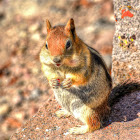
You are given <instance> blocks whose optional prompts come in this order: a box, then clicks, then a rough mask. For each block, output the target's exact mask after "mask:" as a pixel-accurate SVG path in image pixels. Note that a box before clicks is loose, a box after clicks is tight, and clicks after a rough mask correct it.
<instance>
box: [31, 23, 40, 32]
mask: <svg viewBox="0 0 140 140" xmlns="http://www.w3.org/2000/svg"><path fill="white" fill-rule="evenodd" d="M40 27H41V25H40V24H39V23H35V24H33V25H31V26H30V27H29V32H31V33H33V32H35V31H37V30H38V29H40Z"/></svg>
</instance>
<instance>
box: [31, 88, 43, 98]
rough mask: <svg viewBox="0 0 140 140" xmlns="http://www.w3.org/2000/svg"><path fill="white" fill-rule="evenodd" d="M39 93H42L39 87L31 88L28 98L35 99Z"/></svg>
mask: <svg viewBox="0 0 140 140" xmlns="http://www.w3.org/2000/svg"><path fill="white" fill-rule="evenodd" d="M40 94H42V91H41V90H40V89H39V88H36V89H33V90H32V91H31V94H30V97H29V98H30V99H31V100H34V99H37V98H38V97H39V96H40Z"/></svg>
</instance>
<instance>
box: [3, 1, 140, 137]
mask: <svg viewBox="0 0 140 140" xmlns="http://www.w3.org/2000/svg"><path fill="white" fill-rule="evenodd" d="M71 17H72V18H74V20H75V25H76V31H77V34H78V35H79V36H80V37H81V38H82V39H83V40H84V41H85V43H87V44H89V45H90V46H92V47H94V48H95V49H97V50H98V51H99V52H100V53H101V54H102V55H103V57H104V59H105V61H106V63H107V65H108V67H109V69H110V68H111V52H112V39H113V34H114V22H115V21H114V16H113V5H112V1H111V0H94V1H88V0H75V1H74V0H47V2H46V1H45V0H31V1H28V0H24V1H22V0H19V1H14V0H0V140H6V139H9V138H10V136H11V135H12V134H13V133H14V132H16V130H17V129H18V128H20V127H21V126H22V129H24V127H25V126H27V125H30V122H31V121H32V120H34V118H36V116H37V115H40V114H39V112H40V111H43V110H44V109H45V110H44V111H45V112H46V115H43V116H42V117H43V119H42V120H43V121H45V118H46V121H45V122H46V124H47V125H43V127H44V128H43V127H42V128H43V131H42V132H41V133H44V134H45V137H46V139H47V138H48V139H54V138H56V137H57V136H58V135H60V139H65V136H66V135H67V131H66V130H67V128H69V125H70V127H72V126H74V124H75V125H77V124H79V123H78V121H77V120H75V119H74V118H72V117H71V118H69V119H70V120H69V119H68V118H67V119H65V120H64V119H62V120H58V119H57V118H56V117H54V115H53V114H54V112H55V111H56V110H57V109H58V108H60V106H59V105H58V104H57V102H56V101H55V99H54V96H53V93H52V92H51V90H50V88H49V86H48V83H47V81H46V79H45V77H44V76H43V73H42V72H41V69H40V62H39V51H40V49H41V47H42V46H43V45H44V43H45V37H46V26H45V19H49V20H50V21H51V23H52V25H57V24H65V23H66V22H67V21H68V20H69V18H71ZM136 95H137V93H134V94H132V99H133V101H134V100H136V102H133V106H135V104H137V105H138V103H137V102H138V100H139V97H137V96H136ZM130 98H131V97H130ZM41 106H42V107H41ZM118 106H120V105H118ZM123 106H125V105H124V104H123ZM40 107H41V109H40V111H39V112H38V109H39V108H40ZM128 108H129V107H128ZM137 108H138V107H137ZM117 109H118V110H121V107H120V109H119V108H117ZM117 109H116V112H114V114H116V117H114V118H112V119H111V122H115V124H116V125H119V124H117V123H116V122H119V123H120V122H122V121H123V122H126V121H132V120H134V119H136V118H137V113H138V112H137V110H135V109H134V107H133V110H134V113H133V115H132V117H128V116H129V115H127V114H129V113H127V109H126V111H124V114H123V115H122V116H121V115H120V114H119V113H120V112H119V111H118V110H117ZM130 110H132V108H131V109H130ZM37 112H38V113H37ZM117 112H119V113H118V114H117ZM35 113H37V115H35ZM34 115H35V116H34ZM32 116H33V117H32ZM118 116H121V119H118ZM31 117H32V118H31ZM30 118H31V120H30V121H28V123H26V122H27V120H29V119H30ZM39 122H40V123H42V122H41V120H38V122H36V124H37V123H39ZM52 122H56V124H53V123H52ZM63 122H64V123H63ZM44 124H45V123H44ZM131 124H133V123H131ZM37 125H39V124H37ZM124 125H127V124H125V123H124ZM65 126H66V127H65ZM34 127H35V126H34ZM34 127H33V128H32V129H37V130H38V129H40V126H37V127H36V128H34ZM113 127H114V129H115V125H114V126H113ZM128 127H129V126H128ZM128 127H127V128H128ZM134 128H136V130H137V120H136V122H134ZM22 129H20V130H22ZM105 129H106V128H105ZM114 129H113V130H114ZM20 130H19V132H20ZM41 130H42V129H41ZM56 130H58V131H56ZM136 130H135V129H134V132H133V133H134V134H135V131H136ZM26 131H28V130H27V129H26ZM44 131H45V132H44ZM125 131H126V129H124V132H125ZM22 132H23V135H22V134H21V133H19V134H20V135H21V136H19V135H18V134H15V135H17V137H16V136H15V135H14V137H13V138H15V139H26V138H29V139H34V138H33V135H32V137H30V136H29V137H26V138H24V135H25V134H24V131H22ZM28 132H29V131H28ZM36 132H37V131H35V133H36ZM37 133H38V132H37ZM54 133H55V135H54ZM99 133H101V134H102V133H104V132H102V131H100V130H99V131H97V132H96V133H95V135H97V134H99ZM107 133H109V132H106V134H107ZM38 135H39V133H38ZM53 135H54V136H53ZM112 135H113V134H112ZM116 135H117V131H116ZM25 136H26V135H25ZM34 136H36V135H34ZM52 136H53V137H52ZM87 136H88V135H87V134H86V135H85V138H89V139H91V137H92V136H93V135H89V136H88V137H87ZM117 136H118V135H117ZM21 137H22V138H21ZM96 137H97V136H96ZM57 138H58V137H57ZM99 138H101V137H99ZM40 139H41V137H40ZM42 139H43V137H42ZM58 139H59V138H58ZM67 139H68V137H67ZM71 139H74V137H71ZM79 139H82V136H79Z"/></svg>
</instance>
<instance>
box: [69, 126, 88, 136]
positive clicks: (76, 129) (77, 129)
mask: <svg viewBox="0 0 140 140" xmlns="http://www.w3.org/2000/svg"><path fill="white" fill-rule="evenodd" d="M68 132H69V133H70V134H73V135H78V134H85V133H87V132H89V127H88V125H83V126H80V127H78V126H77V127H73V128H70V129H69V130H68Z"/></svg>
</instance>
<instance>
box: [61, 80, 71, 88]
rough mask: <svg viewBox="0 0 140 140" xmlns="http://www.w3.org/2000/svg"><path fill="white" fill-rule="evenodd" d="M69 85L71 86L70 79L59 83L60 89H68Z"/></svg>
mask: <svg viewBox="0 0 140 140" xmlns="http://www.w3.org/2000/svg"><path fill="white" fill-rule="evenodd" d="M71 85H72V80H71V79H70V78H66V79H64V80H63V82H62V83H61V87H62V88H70V87H71Z"/></svg>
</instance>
